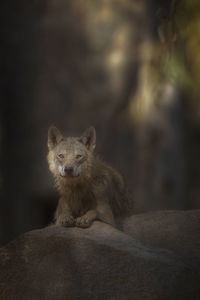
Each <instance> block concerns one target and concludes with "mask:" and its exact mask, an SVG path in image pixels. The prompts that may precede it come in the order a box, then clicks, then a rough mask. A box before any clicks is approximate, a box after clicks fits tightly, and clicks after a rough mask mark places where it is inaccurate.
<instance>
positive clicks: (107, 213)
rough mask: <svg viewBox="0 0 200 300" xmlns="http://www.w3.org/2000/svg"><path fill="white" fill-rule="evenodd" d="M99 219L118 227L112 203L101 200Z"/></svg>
mask: <svg viewBox="0 0 200 300" xmlns="http://www.w3.org/2000/svg"><path fill="white" fill-rule="evenodd" d="M97 219H98V220H100V221H102V222H104V223H107V224H110V225H112V226H113V227H116V223H115V219H114V216H113V213H112V209H111V207H110V205H109V204H108V203H106V202H99V203H98V205H97Z"/></svg>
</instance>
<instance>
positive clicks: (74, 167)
mask: <svg viewBox="0 0 200 300" xmlns="http://www.w3.org/2000/svg"><path fill="white" fill-rule="evenodd" d="M95 146H96V131H95V129H94V127H90V128H88V129H87V130H85V132H84V133H83V134H82V135H81V136H80V137H67V138H65V137H63V135H62V134H61V132H60V131H59V130H58V129H57V128H56V127H55V126H51V127H50V128H49V131H48V148H49V153H48V162H49V167H50V170H51V172H52V173H53V175H54V177H55V180H56V187H57V189H58V192H59V194H60V199H59V202H58V206H57V209H56V212H55V223H56V224H59V225H63V226H77V227H83V228H86V227H89V226H90V225H91V224H92V222H93V221H94V220H100V221H102V222H105V223H108V224H111V225H112V226H116V218H117V217H119V216H120V215H121V214H122V212H124V209H125V208H127V203H128V201H127V196H126V189H125V185H124V181H123V179H122V177H121V175H120V174H119V173H118V172H117V171H116V170H115V169H113V168H112V167H110V166H109V165H108V164H106V163H105V162H103V161H102V160H101V159H100V158H99V157H98V156H96V155H95V154H94V149H95Z"/></svg>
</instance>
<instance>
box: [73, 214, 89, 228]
mask: <svg viewBox="0 0 200 300" xmlns="http://www.w3.org/2000/svg"><path fill="white" fill-rule="evenodd" d="M92 222H93V218H90V217H88V216H87V215H84V216H82V217H79V218H77V219H76V224H75V225H76V226H77V227H81V228H87V227H90V225H91V224H92Z"/></svg>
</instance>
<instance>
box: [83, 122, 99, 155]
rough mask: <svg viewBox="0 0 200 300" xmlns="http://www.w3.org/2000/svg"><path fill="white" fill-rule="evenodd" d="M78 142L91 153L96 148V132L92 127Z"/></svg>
mask: <svg viewBox="0 0 200 300" xmlns="http://www.w3.org/2000/svg"><path fill="white" fill-rule="evenodd" d="M80 141H81V142H82V143H83V144H84V145H85V146H86V147H87V148H88V149H89V150H90V151H93V150H94V148H95V147H96V130H95V128H94V127H89V128H87V129H86V130H85V131H84V133H83V134H82V136H81V137H80Z"/></svg>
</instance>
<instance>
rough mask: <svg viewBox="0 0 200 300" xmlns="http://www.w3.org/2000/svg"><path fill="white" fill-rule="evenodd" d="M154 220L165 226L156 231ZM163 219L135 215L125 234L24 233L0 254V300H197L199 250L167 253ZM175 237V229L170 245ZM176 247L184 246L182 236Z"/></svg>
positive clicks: (97, 226) (108, 230)
mask: <svg viewBox="0 0 200 300" xmlns="http://www.w3.org/2000/svg"><path fill="white" fill-rule="evenodd" d="M163 214H164V215H163ZM169 214H171V216H172V215H173V216H174V226H175V223H176V222H177V224H178V223H179V222H180V220H182V219H181V217H180V218H179V216H180V215H181V212H180V213H179V212H178V213H177V215H175V213H174V212H169ZM191 214H192V213H191ZM154 215H155V217H154ZM159 215H160V217H161V218H160V222H161V223H162V224H163V227H162V226H161V225H158V226H157V227H156V217H157V218H158V217H159ZM194 215H196V213H195V212H194ZM148 216H149V218H148ZM168 218H169V216H167V214H165V212H159V213H153V214H145V215H140V216H139V215H138V216H133V217H131V218H130V219H129V220H126V222H125V225H124V228H125V230H126V232H127V233H129V235H127V234H126V233H123V232H120V231H119V230H117V229H114V228H112V227H111V226H109V225H107V224H104V223H101V222H95V223H94V224H93V225H92V227H90V228H88V229H80V228H63V227H60V226H49V227H46V228H44V229H41V230H34V231H32V232H28V233H26V234H24V235H22V236H20V237H19V238H17V239H16V240H15V241H13V242H11V243H9V244H8V245H6V246H5V247H3V248H1V249H0V299H2V300H8V299H9V300H11V299H12V300H19V299H20V300H25V299H26V300H40V299H43V300H46V299H48V300H64V299H67V300H73V299H84V300H87V299H92V300H93V299H101V300H102V299H110V300H111V299H112V300H114V299H117V300H118V299H120V300H121V299H122V300H123V299H130V300H131V299H134V300H143V299H152V300H153V299H159V300H161V299H176V300H177V299H181V300H184V299H193V300H195V299H196V300H197V299H200V285H199V282H200V266H199V264H198V255H197V254H198V251H197V250H195V249H194V250H193V251H194V252H192V250H191V252H190V251H189V250H188V252H187V251H186V252H182V253H181V255H179V253H180V252H179V248H180V247H179V243H178V242H177V244H176V245H177V246H176V245H175V244H174V246H173V247H170V246H169V244H170V241H172V242H173V237H172V236H173V232H174V231H173V230H174V229H173V228H172V230H171V232H170V239H171V240H170V239H168V243H166V244H165V243H164V242H163V240H167V238H165V237H167V233H166V231H165V230H166V228H165V224H166V223H167V220H168ZM191 218H192V219H193V217H191V215H190V213H189V214H188V215H186V216H185V219H184V224H185V225H186V223H188V227H190V230H191V231H190V232H191V235H192V234H193V232H195V234H196V232H198V230H199V227H200V225H199V222H198V220H197V222H196V221H194V222H191ZM195 218H196V217H195ZM148 220H149V221H148ZM150 220H153V221H152V222H153V223H155V224H154V226H153V225H152V227H151V226H150V224H152V222H150ZM145 222H146V223H145ZM148 222H149V223H148ZM144 224H146V225H144ZM132 226H135V227H134V228H132V229H131V227H132ZM136 226H137V227H136ZM177 226H179V225H177ZM197 227H198V228H197ZM141 228H143V229H141ZM145 228H146V231H147V232H149V233H151V236H152V242H151V238H150V237H149V239H147V238H146V237H145V234H144V231H145ZM177 228H178V227H177ZM158 231H160V234H159V235H158V234H157V232H158ZM162 231H163V235H162ZM178 236H182V232H179V230H178V229H177V230H176V231H175V235H174V239H175V240H176V239H177V237H178ZM156 239H158V241H157V243H156ZM195 239H196V236H195ZM191 240H192V239H191ZM181 243H182V247H183V246H184V245H185V247H186V248H187V247H188V246H187V238H186V239H185V240H184V239H181ZM161 247H162V248H161ZM176 247H177V251H176ZM164 248H165V249H164ZM167 248H168V249H167ZM192 248H193V246H192V245H191V249H192ZM194 248H196V244H194ZM170 249H171V250H170ZM196 251H197V253H196ZM191 253H192V254H194V255H193V256H192V257H191V255H190V254H191ZM182 254H184V256H183V255H182Z"/></svg>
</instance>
